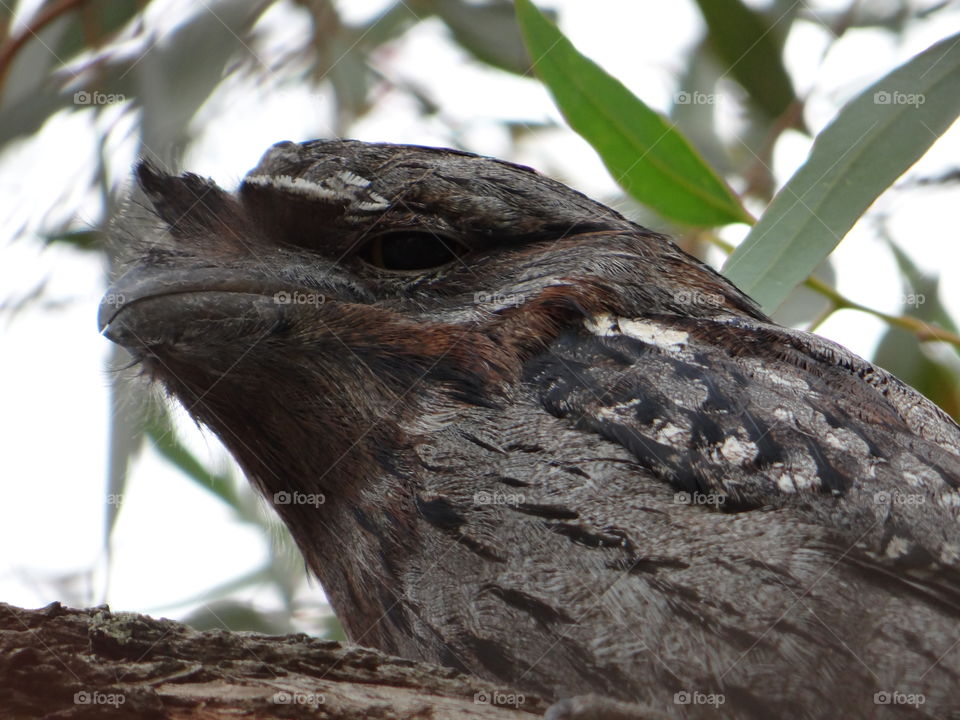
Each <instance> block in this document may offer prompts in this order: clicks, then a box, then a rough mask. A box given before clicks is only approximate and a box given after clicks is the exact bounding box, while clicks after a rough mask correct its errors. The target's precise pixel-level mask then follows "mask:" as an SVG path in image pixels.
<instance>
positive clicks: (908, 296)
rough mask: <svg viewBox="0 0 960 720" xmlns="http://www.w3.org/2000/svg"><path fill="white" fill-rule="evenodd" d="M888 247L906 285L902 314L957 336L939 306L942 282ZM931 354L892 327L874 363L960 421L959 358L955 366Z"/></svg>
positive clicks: (954, 326)
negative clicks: (940, 284) (939, 288)
mask: <svg viewBox="0 0 960 720" xmlns="http://www.w3.org/2000/svg"><path fill="white" fill-rule="evenodd" d="M887 243H888V245H889V246H890V250H891V251H892V252H893V255H894V258H895V259H896V261H897V265H898V266H899V268H900V273H901V276H902V279H903V283H904V287H903V297H902V311H901V312H902V313H903V314H905V315H908V316H910V317H915V318H919V319H920V320H923V321H925V322H929V323H930V324H931V325H935V326H939V327H942V328H945V329H947V330H950V331H951V332H956V330H957V328H956V325H955V324H954V322H953V319H952V318H951V317H950V315H949V313H948V312H947V310H946V308H945V307H944V306H943V304H942V303H941V302H940V298H939V295H938V292H937V291H938V286H939V278H937V277H930V276H927V275H925V274H924V273H923V272H922V271H921V270H920V268H918V267H917V266H916V265H915V264H914V262H913V261H912V260H911V259H910V258H909V257H908V256H907V254H906V253H904V252H903V251H902V250H901V249H900V248H899V247H897V246H896V245H895V244H894V243H893V242H892V241H891V240H890V239H889V238H887ZM928 350H932V348H929V349H928V348H924V347H923V346H922V345H921V344H920V343H918V342H917V337H916V335H914V334H913V333H910V332H907V331H906V330H904V329H902V328H898V327H891V328H889V329H888V330H887V332H886V333H885V334H884V336H883V338H881V340H880V343H879V344H878V345H877V351H876V353H875V354H874V357H873V361H874V362H875V363H877V364H878V365H880V366H881V367H883V368H885V369H887V370H889V371H890V372H892V373H893V374H894V375H896V376H897V377H898V378H900V379H901V380H903V381H904V382H905V383H907V384H908V385H910V386H911V387H913V388H914V389H916V390H918V391H919V392H921V393H923V394H924V395H925V396H926V397H927V398H929V399H930V400H932V401H933V402H935V403H936V404H937V405H939V406H940V407H941V408H942V409H943V410H944V411H945V412H947V413H949V414H950V415H951V416H953V418H954V419H956V418H960V382H958V381H960V377H958V374H957V371H956V369H955V366H956V357H953V358H952V360H953V363H948V362H946V361H947V360H948V359H950V358H947V357H943V356H938V355H937V354H936V353H934V352H928ZM944 350H945V348H944ZM953 350H954V351H956V348H955V347H953ZM949 352H950V351H949V350H946V353H949Z"/></svg>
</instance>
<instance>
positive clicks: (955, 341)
mask: <svg viewBox="0 0 960 720" xmlns="http://www.w3.org/2000/svg"><path fill="white" fill-rule="evenodd" d="M701 236H702V237H704V238H705V239H706V240H707V241H708V242H710V244H712V245H714V246H716V247H718V248H720V249H721V250H723V251H724V252H725V253H727V254H728V255H729V254H730V253H732V252H733V249H734V248H733V245H731V244H730V243H728V242H727V241H726V240H723V239H721V238H719V237H717V235H715V234H714V233H712V232H704V233H701ZM803 284H804V285H806V286H807V287H808V288H810V289H811V290H813V291H814V292H816V293H819V294H820V295H822V296H823V297H825V298H827V299H828V300H829V301H830V302H831V303H832V304H833V307H832V308H828V310H827V312H825V313H823V314H822V315H821V316H820V317H818V318H817V319H816V321H815V322H814V323H813V325H812V326H811V328H810V329H811V330H813V329H814V328H816V327H819V326H820V324H821V323H823V321H824V320H826V319H827V317H829V316H830V315H831V314H833V313H834V312H836V311H837V310H859V311H860V312H863V313H867V314H868V315H873V316H874V317H878V318H880V319H881V320H883V321H884V322H886V323H887V324H888V325H892V326H894V327H898V328H902V329H904V330H907V331H908V332H911V333H913V334H914V335H915V336H916V337H917V339H918V340H919V341H920V342H929V341H934V340H935V341H940V342H947V343H950V344H951V345H956V346H957V347H960V335H958V334H957V333H954V332H951V331H949V330H945V329H944V328H942V327H938V326H936V325H931V324H930V323H928V322H925V321H923V320H920V319H919V318H915V317H910V316H909V315H890V314H889V313H885V312H881V311H880V310H876V309H874V308H871V307H868V306H866V305H862V304H861V303H858V302H856V301H855V300H851V299H850V298H848V297H846V296H845V295H843V294H841V293H840V292H838V291H837V290H836V289H835V288H832V287H830V286H829V285H827V284H826V283H825V282H823V281H822V280H819V279H817V278H815V277H813V276H810V277H808V278H807V279H806V280H804V281H803Z"/></svg>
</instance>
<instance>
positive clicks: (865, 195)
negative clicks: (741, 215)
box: [724, 34, 960, 312]
mask: <svg viewBox="0 0 960 720" xmlns="http://www.w3.org/2000/svg"><path fill="white" fill-rule="evenodd" d="M958 113H960V34H957V35H953V36H951V37H948V38H946V39H944V40H942V41H940V42H938V43H937V44H935V45H933V46H932V47H930V48H928V49H927V50H925V51H923V52H922V53H920V54H919V55H917V56H916V57H914V58H912V59H911V60H909V61H908V62H907V63H905V64H903V65H901V66H900V67H898V68H896V69H895V70H893V71H892V72H891V73H889V74H888V75H886V76H884V77H883V78H882V79H880V80H878V81H877V82H876V83H874V84H873V85H871V86H870V87H869V88H867V89H866V90H865V91H864V92H862V93H861V94H860V95H859V96H857V97H856V98H854V99H853V100H852V101H851V102H849V103H848V104H847V105H846V106H844V107H843V108H842V109H841V110H840V112H839V113H838V114H837V117H836V118H835V119H834V121H833V122H832V123H831V124H830V125H829V126H828V127H827V128H825V129H824V130H823V132H821V133H820V134H819V135H818V136H817V138H816V140H815V141H814V144H813V148H812V149H811V151H810V157H809V158H808V159H807V161H806V162H805V163H804V164H803V166H801V167H800V169H798V170H797V172H796V173H794V175H793V177H792V178H790V180H789V181H788V182H787V184H786V185H785V186H784V187H783V188H782V189H781V190H780V192H778V193H777V195H776V196H775V197H774V199H773V202H772V203H771V204H770V206H769V207H768V208H767V210H766V212H765V213H764V214H763V217H762V218H761V219H760V221H759V222H758V223H757V224H756V225H755V226H754V227H753V228H752V229H751V231H750V233H749V234H748V235H747V237H746V239H745V240H744V241H743V243H742V244H741V245H740V246H739V247H738V248H737V249H736V251H734V253H733V254H732V255H731V256H730V257H729V258H728V259H727V263H726V265H725V266H724V274H725V275H726V276H727V277H728V278H729V279H730V280H732V281H733V282H734V283H736V284H737V285H738V286H739V287H740V288H741V289H742V290H743V291H744V292H746V293H747V294H749V295H751V296H753V298H754V299H755V300H756V301H757V302H759V303H760V304H761V305H762V306H763V308H764V310H766V311H767V312H772V311H773V310H775V309H776V308H777V307H778V306H779V305H780V303H782V302H783V300H784V299H785V298H786V297H787V295H789V294H790V291H791V290H792V289H793V288H794V287H796V286H797V285H798V284H800V283H801V282H803V280H804V279H805V278H806V277H807V276H808V275H810V273H811V272H813V270H814V268H816V267H817V265H819V264H820V263H821V262H822V261H823V259H824V258H825V257H827V255H829V254H830V253H831V252H832V251H833V249H834V248H835V247H836V246H837V245H838V244H839V243H840V240H841V239H842V238H843V236H844V235H846V234H847V232H848V231H849V230H850V228H851V227H853V225H854V223H856V222H857V220H858V219H859V217H860V216H861V215H862V214H863V212H864V211H865V210H866V209H867V208H868V207H869V206H870V204H871V203H873V201H874V200H875V199H876V198H877V196H878V195H880V193H882V192H883V191H884V190H885V189H886V188H887V187H889V186H890V185H891V184H892V183H893V181H894V180H896V179H897V178H898V177H899V176H900V175H901V174H903V172H904V171H906V170H907V168H909V167H910V166H911V165H912V164H913V163H914V162H916V160H917V159H918V158H920V157H921V156H922V155H923V154H924V153H925V152H926V151H927V149H928V148H929V147H930V146H931V145H932V144H933V142H934V141H935V140H936V139H937V138H938V137H939V136H940V135H942V134H943V133H944V132H945V131H946V129H947V128H948V127H950V125H951V124H952V123H953V121H954V120H955V119H956V117H957V114H958Z"/></svg>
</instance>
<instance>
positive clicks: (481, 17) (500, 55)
mask: <svg viewBox="0 0 960 720" xmlns="http://www.w3.org/2000/svg"><path fill="white" fill-rule="evenodd" d="M431 4H432V7H433V11H434V12H435V13H437V15H439V16H440V18H441V19H442V20H443V22H444V23H446V25H447V27H448V28H450V32H452V33H453V37H454V38H455V39H456V41H457V43H459V44H460V46H461V47H462V48H463V49H464V50H467V51H468V52H469V53H470V54H472V55H473V56H474V57H475V58H477V59H478V60H480V61H482V62H485V63H487V64H489V65H492V66H493V67H495V68H499V69H501V70H505V71H507V72H510V73H516V74H518V75H519V74H523V73H527V72H530V57H529V55H528V54H527V48H526V47H524V44H523V38H521V37H520V28H519V27H518V26H517V18H516V15H515V14H514V11H513V3H512V2H504V1H503V0H495V1H494V2H485V3H482V4H479V5H478V4H476V3H473V2H465V0H433V2H432V3H431Z"/></svg>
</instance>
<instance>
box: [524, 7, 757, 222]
mask: <svg viewBox="0 0 960 720" xmlns="http://www.w3.org/2000/svg"><path fill="white" fill-rule="evenodd" d="M517 18H518V19H519V21H520V28H521V30H522V31H523V36H524V40H525V41H526V43H527V48H528V49H529V50H530V55H531V57H532V58H533V60H534V65H535V68H536V71H537V74H538V75H539V76H540V78H541V79H542V80H543V82H544V84H545V85H546V86H547V87H548V88H549V89H550V92H551V93H552V94H553V97H554V100H555V101H556V103H557V107H559V108H560V110H561V112H562V113H563V115H564V117H566V119H567V122H569V123H570V126H571V127H572V128H573V129H574V130H576V131H577V132H578V133H579V134H580V135H582V136H583V137H584V139H586V140H587V142H589V143H590V144H591V145H592V146H593V148H594V149H595V150H596V151H597V152H598V153H599V154H600V157H601V158H602V159H603V162H604V163H605V164H606V166H607V169H608V170H609V171H610V172H611V174H612V175H613V177H614V178H615V179H616V180H617V182H618V183H620V185H621V186H622V187H623V188H624V190H626V191H627V193H629V194H630V195H632V196H633V197H634V198H636V199H637V200H639V201H640V202H642V203H644V204H646V205H649V206H650V207H651V208H653V209H654V210H656V211H657V212H659V213H661V214H662V215H664V216H666V217H669V218H672V219H674V220H677V221H680V222H681V223H685V224H687V225H694V226H701V227H709V226H716V225H726V224H728V223H735V222H748V223H749V222H753V219H752V218H751V217H750V215H749V213H747V211H746V210H744V208H743V206H742V205H741V204H740V200H739V198H737V196H736V195H735V194H734V192H733V191H732V190H731V189H730V187H729V186H728V185H727V184H726V182H725V181H724V180H723V179H722V178H721V177H719V176H718V175H717V174H716V173H715V172H714V171H713V170H712V169H711V168H710V166H709V165H707V163H706V162H704V160H703V158H701V157H700V154H699V153H698V152H697V151H696V150H695V149H694V148H693V146H692V145H691V144H690V143H689V142H688V141H687V139H686V138H685V137H684V136H683V135H682V134H681V133H680V132H679V131H678V130H677V129H676V127H675V125H674V124H673V123H671V122H670V121H669V120H667V118H665V117H664V116H663V115H661V114H660V113H658V112H655V111H654V110H652V109H651V108H649V107H648V106H647V105H646V104H644V103H643V102H642V101H641V100H639V99H638V98H637V97H636V96H634V95H633V94H632V93H631V92H630V91H629V90H628V89H627V88H626V87H624V85H623V83H621V82H620V81H619V80H617V79H616V78H614V77H611V76H610V75H609V74H607V73H606V72H605V71H604V70H603V69H601V68H600V67H599V66H598V65H597V64H596V63H594V62H593V61H592V60H590V59H588V58H586V57H584V56H583V55H581V54H580V53H579V52H577V50H576V48H574V46H573V45H572V44H571V42H570V41H569V40H568V39H567V38H566V37H564V35H563V33H561V32H560V30H559V29H558V28H557V26H556V25H554V24H553V23H552V22H550V20H549V19H547V18H546V17H545V16H544V15H543V13H541V12H540V11H539V10H537V8H536V7H535V6H534V5H533V3H531V2H530V0H517Z"/></svg>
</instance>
